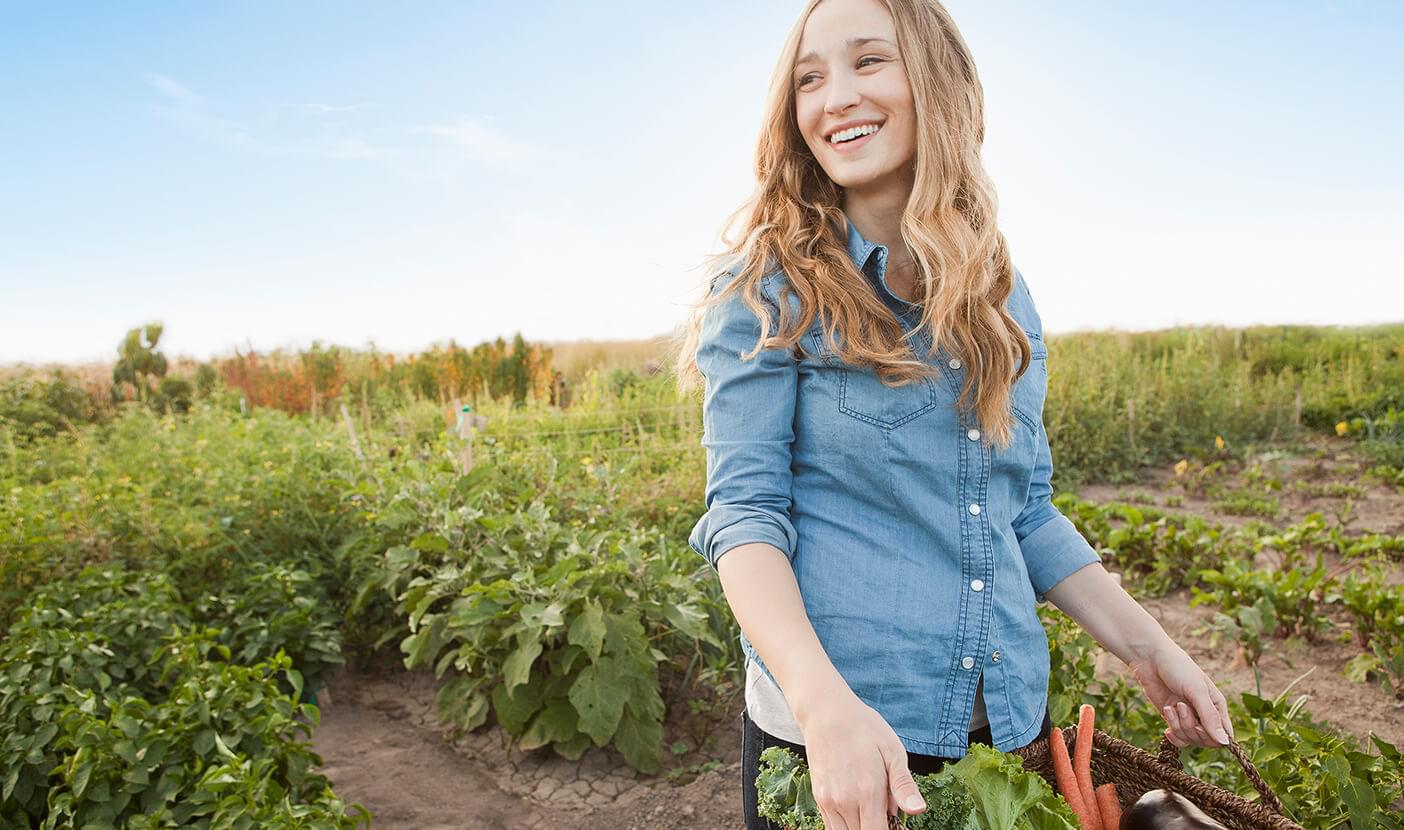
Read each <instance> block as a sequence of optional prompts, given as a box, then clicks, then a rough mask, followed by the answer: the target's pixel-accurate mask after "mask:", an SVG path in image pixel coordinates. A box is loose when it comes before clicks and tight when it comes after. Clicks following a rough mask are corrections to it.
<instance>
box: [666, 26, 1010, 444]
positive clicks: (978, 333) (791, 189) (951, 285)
mask: <svg viewBox="0 0 1404 830" xmlns="http://www.w3.org/2000/svg"><path fill="white" fill-rule="evenodd" d="M821 2H823V0H810V1H809V3H808V5H806V6H805V9H804V11H803V13H802V14H801V15H800V17H799V20H797V21H796V22H795V25H794V28H793V29H792V30H791V31H790V34H789V36H788V37H787V38H786V40H785V45H784V47H783V49H782V50H781V53H780V59H779V61H778V62H777V63H776V66H775V71H774V73H773V75H772V76H771V81H770V90H769V93H768V95H767V98H766V105H765V116H764V121H763V124H762V127H761V132H760V139H759V142H758V146H757V148H756V188H755V191H754V192H753V194H752V195H751V197H750V198H749V199H748V200H747V201H746V203H745V204H743V205H742V206H741V207H740V208H738V209H737V210H736V211H735V212H734V213H732V214H731V216H729V217H728V218H727V220H726V222H725V223H724V225H723V234H722V241H723V243H724V244H725V245H726V246H727V249H726V250H725V251H723V252H721V253H719V254H715V255H712V256H710V257H707V258H706V262H707V267H708V270H709V272H710V273H712V274H716V273H718V271H717V264H718V263H719V262H726V263H728V264H729V263H738V262H739V263H740V264H739V266H737V267H738V269H739V270H737V274H736V279H734V280H732V281H731V282H730V283H729V284H728V285H727V286H726V287H725V288H724V290H723V291H721V292H719V293H718V294H716V295H710V292H708V295H707V296H704V297H703V298H702V299H701V300H700V301H699V302H698V303H696V304H695V305H694V306H693V308H692V313H691V314H690V316H689V319H688V322H687V323H686V324H685V325H684V328H683V332H682V336H681V338H680V339H679V341H678V348H677V351H676V353H675V355H674V361H675V364H676V367H675V368H676V372H677V378H678V386H679V389H680V390H682V391H683V392H688V391H690V390H691V389H692V388H694V387H696V386H697V385H699V384H700V382H701V379H702V378H701V373H700V372H699V371H698V369H697V362H696V355H697V345H698V337H699V334H700V330H701V323H702V318H703V316H704V315H705V313H706V309H707V308H708V307H710V306H711V305H713V304H716V303H719V302H721V301H722V300H723V299H724V298H725V297H726V296H728V295H729V294H730V293H731V292H732V291H741V292H742V298H743V300H744V302H745V304H746V306H747V307H748V308H750V309H751V310H752V311H753V312H754V313H755V314H756V315H757V317H759V318H760V321H761V338H760V340H759V341H758V342H757V343H756V347H755V349H753V350H752V351H751V352H749V353H747V354H746V355H744V356H743V357H744V358H745V359H751V358H753V357H754V356H755V355H756V354H757V353H759V351H760V350H761V349H762V348H786V349H790V348H793V347H794V346H795V344H796V343H797V342H798V340H799V339H800V338H801V337H803V336H804V334H805V333H806V332H807V331H808V330H809V328H810V325H811V321H812V320H813V317H814V314H815V313H816V312H817V313H818V314H819V315H820V319H821V320H822V321H823V326H824V332H825V336H826V337H828V339H829V342H830V344H831V345H833V348H834V349H835V352H836V353H837V354H838V356H839V357H840V359H842V360H843V361H844V362H845V363H849V364H853V365H862V366H871V367H873V369H874V371H875V372H876V373H877V374H878V376H879V377H880V378H881V379H882V381H883V383H884V384H886V385H888V386H898V385H903V384H906V383H913V382H917V381H918V380H919V379H920V378H922V377H929V376H935V375H937V374H938V373H939V369H936V368H935V367H933V366H932V365H930V364H929V363H926V362H923V361H921V360H918V359H917V358H916V355H915V353H914V352H913V350H912V348H911V347H910V345H909V344H908V343H907V340H906V338H908V337H910V336H911V335H907V334H904V332H903V330H902V326H901V324H900V323H899V322H898V321H897V318H896V317H895V316H894V315H893V314H892V312H891V311H890V310H889V309H888V307H887V306H886V305H884V304H883V302H882V300H881V299H879V297H878V296H877V294H876V293H875V292H874V291H873V290H872V289H871V288H870V286H869V283H868V281H867V279H866V278H865V277H864V276H863V275H862V274H861V273H859V272H858V269H857V267H856V266H855V265H854V263H853V260H852V258H851V257H850V256H849V254H848V246H847V230H848V225H847V221H848V220H847V217H846V216H845V215H844V213H843V210H842V208H841V204H842V198H843V189H842V188H841V187H839V186H838V185H836V184H835V183H834V182H833V180H832V179H830V178H829V177H828V175H827V174H826V173H825V172H824V170H823V168H822V167H820V165H819V162H818V160H817V159H815V157H814V155H813V154H812V153H811V152H810V150H809V147H808V145H807V144H806V143H805V141H804V138H803V136H802V135H801V134H800V132H799V127H798V126H797V124H796V121H795V90H794V85H793V83H792V81H791V77H792V75H791V73H792V71H793V69H794V61H795V57H796V53H797V51H798V47H799V42H800V38H801V35H802V34H803V32H804V26H805V23H806V21H807V20H808V19H809V15H810V13H811V12H812V11H813V10H814V8H815V7H816V6H818V5H819V3H821ZM883 2H884V3H885V4H886V5H887V7H888V9H889V11H890V12H891V14H892V19H893V24H894V27H895V29H896V33H897V45H898V49H899V50H900V52H901V57H902V64H903V66H904V68H905V69H906V73H907V79H908V81H909V82H910V84H911V88H912V99H913V102H914V105H915V110H916V119H917V129H916V145H917V146H916V161H915V182H914V184H913V187H912V193H911V196H910V198H909V199H908V200H907V205H906V207H905V209H904V210H903V211H902V221H901V231H902V240H903V242H904V243H905V244H906V246H907V249H908V251H909V252H910V253H911V255H912V258H913V260H914V265H915V268H916V289H915V290H916V294H917V297H916V299H917V300H918V301H920V302H921V303H922V315H921V321H920V323H919V324H918V327H917V328H918V329H925V330H926V332H927V333H928V334H929V335H930V342H931V354H932V355H933V356H934V355H935V353H936V349H937V348H938V347H941V346H944V347H945V348H946V349H947V351H950V352H953V353H955V354H959V355H961V356H962V357H963V358H964V359H965V363H966V365H967V367H968V371H967V372H966V376H965V384H964V386H963V387H962V388H961V391H960V395H959V397H958V399H957V401H956V404H957V406H958V407H960V408H962V409H964V410H965V411H974V412H975V413H976V414H977V417H978V419H979V422H980V424H981V426H982V427H983V428H984V432H985V434H986V435H987V436H989V438H990V439H991V440H992V442H993V443H995V444H997V445H998V446H999V447H1001V448H1004V447H1008V446H1009V443H1010V441H1011V440H1012V439H1011V434H1010V431H1011V423H1012V413H1011V412H1010V400H1009V399H1010V391H1011V389H1012V387H1013V384H1014V382H1015V381H1017V380H1018V378H1019V377H1020V376H1021V375H1022V374H1023V372H1024V371H1025V370H1026V369H1027V367H1028V365H1029V359H1030V357H1031V354H1032V353H1031V350H1030V346H1029V341H1028V337H1027V335H1026V334H1025V333H1024V330H1023V328H1022V326H1020V325H1019V323H1018V322H1017V321H1016V320H1014V318H1013V317H1012V316H1010V314H1009V312H1008V311H1006V310H1005V308H1004V304H1005V301H1006V300H1007V299H1008V297H1009V294H1010V292H1011V291H1012V290H1013V287H1014V269H1013V265H1012V264H1011V263H1010V258H1009V250H1008V246H1007V244H1006V242H1005V239H1004V235H1003V234H1002V233H1000V231H999V229H998V228H997V227H996V224H995V212H996V205H997V199H996V197H995V191H994V185H993V184H992V183H991V182H990V180H989V177H988V176H987V175H986V173H985V170H984V166H983V164H982V163H981V160H980V146H981V144H982V143H983V141H984V138H985V116H984V93H983V91H982V90H981V88H980V80H979V77H978V76H977V75H976V72H975V63H974V61H973V60H972V58H971V56H970V50H969V48H968V47H967V46H966V44H965V40H964V39H963V38H962V37H961V34H960V32H959V30H957V29H956V25H955V22H954V21H953V20H952V19H951V16H950V14H949V13H948V12H947V11H946V9H945V7H943V6H942V5H941V4H940V3H939V2H937V0H883ZM738 220H742V221H741V234H740V242H739V243H738V242H736V241H734V239H735V237H734V235H733V233H732V229H733V228H734V226H735V225H736V224H737V222H738ZM777 268H778V269H780V270H782V271H783V272H784V274H785V276H786V280H785V281H784V285H785V287H784V291H785V292H786V293H787V294H792V295H794V296H795V297H796V298H797V299H798V300H799V314H798V315H797V316H795V315H791V314H790V313H789V311H790V309H789V303H788V302H781V303H780V304H779V311H780V328H779V331H778V333H777V334H776V335H774V336H772V337H766V333H767V332H769V331H770V330H771V321H770V314H769V312H768V311H767V310H766V308H765V306H764V304H763V303H762V302H761V300H760V297H759V287H760V283H761V281H762V280H763V278H764V277H766V276H767V275H768V274H770V273H773V272H774V271H775V270H776V269H777ZM708 283H709V285H710V280H709V281H708ZM790 317H793V318H794V319H788V318H790ZM836 331H837V332H838V334H839V335H840V342H838V343H835V339H834V334H835V332H836ZM914 333H915V332H913V334H914ZM1016 360H1017V367H1018V368H1017V373H1016ZM972 403H973V406H972Z"/></svg>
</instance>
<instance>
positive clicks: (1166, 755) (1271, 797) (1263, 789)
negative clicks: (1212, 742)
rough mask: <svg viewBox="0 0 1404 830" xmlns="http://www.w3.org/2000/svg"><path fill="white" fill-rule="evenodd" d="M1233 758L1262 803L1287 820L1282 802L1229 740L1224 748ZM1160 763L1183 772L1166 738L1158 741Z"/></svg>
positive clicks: (1177, 756) (1241, 750)
mask: <svg viewBox="0 0 1404 830" xmlns="http://www.w3.org/2000/svg"><path fill="white" fill-rule="evenodd" d="M1224 749H1227V750H1228V751H1229V752H1232V753H1233V757H1235V758H1237V759H1238V763H1239V765H1240V766H1242V767H1243V773H1244V774H1245V775H1247V776H1248V780H1249V781H1252V782H1253V786H1254V787H1256V788H1257V789H1258V794H1259V795H1261V796H1262V797H1263V802H1264V803H1265V804H1267V806H1269V807H1271V808H1272V809H1273V811H1274V812H1276V813H1277V814H1278V815H1279V816H1282V817H1283V818H1288V816H1287V811H1286V810H1284V809H1283V808H1282V802H1281V801H1280V800H1279V799H1278V798H1277V793H1275V792H1273V791H1272V787H1269V786H1268V783H1267V782H1266V781H1264V780H1263V776H1262V774H1261V773H1259V772H1258V768H1257V767H1255V766H1253V762H1252V761H1250V760H1249V759H1248V753H1247V752H1245V751H1244V750H1243V747H1242V746H1241V745H1239V743H1238V741H1235V740H1234V739H1233V738H1229V742H1228V746H1225V747H1224ZM1156 757H1157V760H1159V761H1160V763H1162V764H1165V765H1166V766H1168V767H1173V768H1174V769H1177V770H1183V769H1184V765H1183V764H1181V763H1180V747H1178V746H1175V744H1174V743H1172V742H1171V740H1170V739H1169V738H1167V737H1164V736H1162V737H1161V739H1160V753H1159V754H1158V755H1157V756H1156Z"/></svg>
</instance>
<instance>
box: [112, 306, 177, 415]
mask: <svg viewBox="0 0 1404 830" xmlns="http://www.w3.org/2000/svg"><path fill="white" fill-rule="evenodd" d="M161 329H162V326H161V324H160V323H159V322H156V323H147V324H146V326H145V327H142V328H134V329H132V330H131V331H129V332H127V336H126V337H124V338H122V343H121V345H119V346H118V347H117V365H116V366H114V367H112V383H113V389H112V391H113V394H114V395H115V394H116V392H117V388H118V387H120V386H121V385H122V384H124V383H129V384H131V385H132V387H133V388H135V389H136V398H137V400H139V401H143V402H144V401H146V400H147V399H148V398H150V397H151V391H152V390H151V381H152V379H153V378H163V377H165V376H166V356H165V355H163V354H161V353H160V352H158V351H156V343H157V341H159V340H160V339H161ZM143 336H144V338H145V339H144V340H143Z"/></svg>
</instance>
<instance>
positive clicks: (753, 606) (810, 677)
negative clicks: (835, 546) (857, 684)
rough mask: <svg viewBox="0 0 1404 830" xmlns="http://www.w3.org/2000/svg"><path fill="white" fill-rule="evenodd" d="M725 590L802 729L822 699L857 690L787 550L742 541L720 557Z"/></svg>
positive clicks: (762, 543) (737, 618) (718, 564)
mask: <svg viewBox="0 0 1404 830" xmlns="http://www.w3.org/2000/svg"><path fill="white" fill-rule="evenodd" d="M717 573H718V575H719V576H720V578H721V585H722V591H723V593H725V594H726V601H727V602H728V603H729V604H730V605H731V613H732V614H733V615H735V617H736V622H737V624H739V625H740V626H741V630H742V631H744V632H745V633H746V639H748V640H750V641H751V645H753V646H755V648H756V651H757V652H758V653H759V654H760V658H761V660H763V661H764V662H765V665H766V668H768V669H770V673H771V674H773V675H774V676H775V680H776V681H777V682H778V683H779V684H780V691H781V692H782V693H783V694H784V695H785V701H786V702H787V703H789V705H790V711H791V713H792V714H793V715H794V716H795V721H796V722H797V723H799V724H800V726H801V728H803V725H804V723H805V720H806V718H807V716H808V714H809V712H810V711H811V709H812V707H813V705H814V704H815V703H816V702H817V701H821V700H832V699H835V698H837V697H842V696H844V695H852V694H853V692H852V690H851V689H849V687H848V684H847V683H846V682H844V679H843V676H842V675H840V674H839V673H838V670H837V669H835V668H834V664H833V663H832V662H831V661H830V660H829V655H828V654H826V653H825V652H824V646H823V644H821V643H820V642H819V636H818V635H817V634H815V633H814V626H813V625H812V624H811V623H810V622H809V615H808V614H807V613H806V612H805V610H804V600H803V599H802V598H801V597H800V591H799V583H797V582H796V581H795V572H794V569H793V568H792V567H791V566H790V561H789V560H788V559H786V558H785V554H784V552H783V551H781V550H780V549H779V548H777V547H775V546H774V545H771V544H768V543H765V542H752V543H750V544H745V545H738V546H737V547H735V548H733V549H732V550H729V551H727V552H726V553H725V554H723V555H722V557H721V558H720V559H718V560H717Z"/></svg>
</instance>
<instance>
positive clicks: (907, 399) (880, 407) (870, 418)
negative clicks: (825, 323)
mask: <svg viewBox="0 0 1404 830" xmlns="http://www.w3.org/2000/svg"><path fill="white" fill-rule="evenodd" d="M809 336H810V342H811V344H812V348H813V350H814V352H815V354H817V355H818V356H819V359H820V361H821V362H822V363H823V365H824V366H826V367H827V368H829V369H831V370H832V371H833V372H834V375H835V378H836V382H837V383H838V389H839V392H838V408H839V412H842V413H843V414H845V415H848V416H850V417H853V418H857V419H858V420H860V421H865V422H867V423H869V424H872V425H874V426H877V427H881V428H883V429H896V428H897V427H900V426H902V425H903V424H905V423H907V422H908V421H911V420H912V419H914V418H917V417H919V416H921V415H922V414H924V413H926V412H930V411H931V410H932V409H934V408H935V407H936V405H937V403H938V402H939V401H940V398H939V397H938V395H937V389H936V382H935V381H933V380H932V379H931V378H922V379H920V380H918V381H916V382H915V383H909V384H906V385H903V386H887V385H885V384H884V383H883V382H882V381H881V380H880V379H879V378H878V376H877V372H875V371H874V370H873V369H872V367H870V366H854V365H851V364H848V363H844V362H843V361H841V360H840V359H839V357H838V355H837V354H835V352H834V350H833V349H832V348H830V347H829V343H828V341H827V340H826V339H825V338H824V332H823V329H822V328H820V327H819V326H818V325H816V326H815V327H814V328H813V329H811V330H810V332H809Z"/></svg>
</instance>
